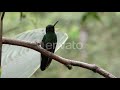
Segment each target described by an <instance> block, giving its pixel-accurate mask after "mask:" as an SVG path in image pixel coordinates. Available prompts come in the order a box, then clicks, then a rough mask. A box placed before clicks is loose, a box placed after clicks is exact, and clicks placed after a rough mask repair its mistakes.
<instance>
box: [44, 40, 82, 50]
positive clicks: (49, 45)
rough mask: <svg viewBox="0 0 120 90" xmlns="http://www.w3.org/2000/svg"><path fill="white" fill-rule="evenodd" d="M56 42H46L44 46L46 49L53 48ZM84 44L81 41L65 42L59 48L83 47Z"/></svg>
mask: <svg viewBox="0 0 120 90" xmlns="http://www.w3.org/2000/svg"><path fill="white" fill-rule="evenodd" d="M56 45H57V44H56V43H46V44H45V47H46V49H54V48H55V47H56ZM83 48H84V45H83V44H82V43H76V42H74V41H73V42H69V43H65V44H63V45H62V46H61V49H79V50H80V49H83Z"/></svg>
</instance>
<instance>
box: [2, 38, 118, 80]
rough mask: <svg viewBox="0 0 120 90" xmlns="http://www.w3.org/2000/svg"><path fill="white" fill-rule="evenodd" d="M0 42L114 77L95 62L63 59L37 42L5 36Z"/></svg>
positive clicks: (107, 76) (65, 63)
mask: <svg viewBox="0 0 120 90" xmlns="http://www.w3.org/2000/svg"><path fill="white" fill-rule="evenodd" d="M2 43H3V44H10V45H17V46H22V47H27V48H30V49H33V50H35V51H38V52H40V53H42V54H44V55H46V56H48V57H50V58H52V59H54V60H56V61H58V62H60V63H62V64H64V65H67V66H68V65H69V66H78V67H82V68H86V69H88V70H92V71H93V72H95V73H98V74H100V75H102V76H104V77H106V78H116V77H115V76H114V75H112V74H111V73H109V72H107V71H105V70H104V69H102V68H101V67H98V66H96V65H95V64H88V63H84V62H80V61H75V60H69V59H65V58H63V57H60V56H58V55H55V54H53V53H51V52H49V51H47V50H45V49H43V48H42V47H38V44H36V43H30V42H25V41H21V40H15V39H7V38H3V40H2Z"/></svg>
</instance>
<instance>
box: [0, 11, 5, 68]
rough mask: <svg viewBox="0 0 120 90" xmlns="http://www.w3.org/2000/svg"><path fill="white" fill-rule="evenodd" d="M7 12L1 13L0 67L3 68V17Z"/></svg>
mask: <svg viewBox="0 0 120 90" xmlns="http://www.w3.org/2000/svg"><path fill="white" fill-rule="evenodd" d="M4 15H5V12H3V13H2V12H1V13H0V18H1V20H0V68H1V58H2V32H3V18H4Z"/></svg>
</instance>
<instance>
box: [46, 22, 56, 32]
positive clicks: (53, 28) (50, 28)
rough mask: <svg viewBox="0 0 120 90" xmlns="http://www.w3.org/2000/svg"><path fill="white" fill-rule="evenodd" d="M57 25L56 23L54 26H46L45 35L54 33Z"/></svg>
mask: <svg viewBox="0 0 120 90" xmlns="http://www.w3.org/2000/svg"><path fill="white" fill-rule="evenodd" d="M57 23H58V21H57V22H56V23H55V24H54V25H48V26H47V27H46V33H48V32H54V31H55V25H56V24H57Z"/></svg>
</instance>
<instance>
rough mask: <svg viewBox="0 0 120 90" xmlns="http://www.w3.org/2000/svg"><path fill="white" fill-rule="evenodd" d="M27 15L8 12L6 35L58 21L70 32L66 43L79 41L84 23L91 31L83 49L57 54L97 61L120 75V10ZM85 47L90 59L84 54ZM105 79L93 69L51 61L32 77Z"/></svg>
mask: <svg viewBox="0 0 120 90" xmlns="http://www.w3.org/2000/svg"><path fill="white" fill-rule="evenodd" d="M23 14H24V15H25V17H24V18H23V19H22V20H20V12H6V15H5V18H4V30H3V36H5V37H13V36H15V35H16V34H19V33H21V32H24V31H27V30H32V29H36V28H45V27H46V26H47V25H48V24H54V23H55V22H56V21H57V20H59V23H58V24H57V26H56V27H57V28H59V30H60V31H62V32H65V33H67V34H68V36H69V39H68V40H67V42H66V43H72V42H73V41H74V42H76V43H79V42H80V35H82V33H81V32H82V31H83V28H82V27H83V25H84V27H85V28H87V30H85V32H86V33H87V34H88V37H87V38H86V39H87V42H86V44H85V45H84V48H82V49H80V50H79V49H72V48H71V49H59V50H58V51H57V52H56V54H57V55H60V56H62V57H64V58H68V59H72V60H78V61H83V62H87V63H91V64H93V63H94V64H96V65H98V66H100V67H102V68H104V69H105V70H107V71H109V72H110V73H112V74H113V75H115V76H117V77H119V76H120V71H119V70H118V69H119V68H120V48H119V45H120V37H119V35H120V32H119V28H120V25H119V23H120V21H119V19H120V13H119V12H23ZM83 50H86V55H87V58H81V57H82V54H81V53H82V51H83ZM38 77H39V78H102V76H100V75H98V74H96V73H93V72H92V71H89V70H86V69H83V68H79V67H73V70H68V69H67V68H66V67H65V66H63V65H61V64H59V63H58V62H56V61H52V64H51V65H50V67H49V68H48V69H47V70H46V71H44V72H41V71H40V70H38V71H36V73H35V74H34V75H33V76H32V78H38Z"/></svg>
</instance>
